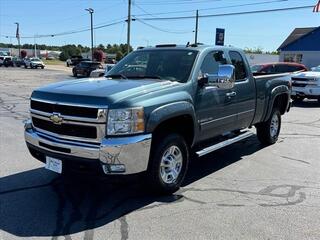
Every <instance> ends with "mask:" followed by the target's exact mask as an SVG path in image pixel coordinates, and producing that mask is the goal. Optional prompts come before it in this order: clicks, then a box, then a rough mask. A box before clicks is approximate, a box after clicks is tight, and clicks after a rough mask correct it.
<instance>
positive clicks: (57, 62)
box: [43, 59, 66, 65]
mask: <svg viewBox="0 0 320 240" xmlns="http://www.w3.org/2000/svg"><path fill="white" fill-rule="evenodd" d="M43 63H44V64H45V65H66V63H65V62H64V61H60V60H59V59H54V60H43Z"/></svg>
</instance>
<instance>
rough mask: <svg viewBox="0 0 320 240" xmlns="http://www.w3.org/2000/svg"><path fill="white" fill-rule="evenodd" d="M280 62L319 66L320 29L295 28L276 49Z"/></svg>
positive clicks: (309, 66)
mask: <svg viewBox="0 0 320 240" xmlns="http://www.w3.org/2000/svg"><path fill="white" fill-rule="evenodd" d="M278 51H279V52H280V59H279V60H280V61H281V62H296V63H302V64H304V65H305V66H307V67H308V68H311V67H314V66H318V65H320V27H311V28H296V29H295V30H293V32H292V33H291V34H290V35H289V37H288V38H287V39H286V40H285V41H284V42H283V43H282V44H281V46H280V47H279V48H278Z"/></svg>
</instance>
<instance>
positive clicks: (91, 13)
mask: <svg viewBox="0 0 320 240" xmlns="http://www.w3.org/2000/svg"><path fill="white" fill-rule="evenodd" d="M85 10H86V11H88V12H89V13H90V19H91V60H92V61H93V16H92V15H93V13H94V10H93V9H92V8H86V9H85Z"/></svg>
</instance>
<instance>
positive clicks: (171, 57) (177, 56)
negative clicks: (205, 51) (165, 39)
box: [108, 49, 198, 82]
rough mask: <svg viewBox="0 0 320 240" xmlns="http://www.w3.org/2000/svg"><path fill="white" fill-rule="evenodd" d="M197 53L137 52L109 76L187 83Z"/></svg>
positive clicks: (174, 51) (111, 71) (129, 56)
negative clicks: (155, 78)
mask: <svg viewBox="0 0 320 240" xmlns="http://www.w3.org/2000/svg"><path fill="white" fill-rule="evenodd" d="M197 53H198V52H197V51H194V50H189V49H188V50H173V49H170V50H166V49H162V50H160V49H157V50H144V51H135V52H132V53H131V54H129V55H128V56H127V57H125V58H124V59H123V60H121V61H120V62H119V63H117V65H116V66H115V67H113V68H112V69H111V70H110V71H109V72H108V75H117V74H121V75H124V76H126V77H127V78H143V77H144V76H145V77H147V76H151V77H157V78H160V79H163V80H171V81H178V82H186V81H187V80H188V79H189V75H190V72H191V69H192V67H193V64H194V61H195V58H196V56H197Z"/></svg>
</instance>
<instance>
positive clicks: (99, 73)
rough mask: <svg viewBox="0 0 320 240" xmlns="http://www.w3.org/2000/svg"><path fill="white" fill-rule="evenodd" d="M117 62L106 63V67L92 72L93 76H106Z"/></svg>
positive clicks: (91, 75)
mask: <svg viewBox="0 0 320 240" xmlns="http://www.w3.org/2000/svg"><path fill="white" fill-rule="evenodd" d="M114 65H115V64H106V65H105V68H104V69H96V70H94V71H92V72H91V73H90V77H91V78H98V77H103V76H105V75H106V74H107V73H108V72H109V71H110V70H111V69H112V68H113V67H114Z"/></svg>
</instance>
